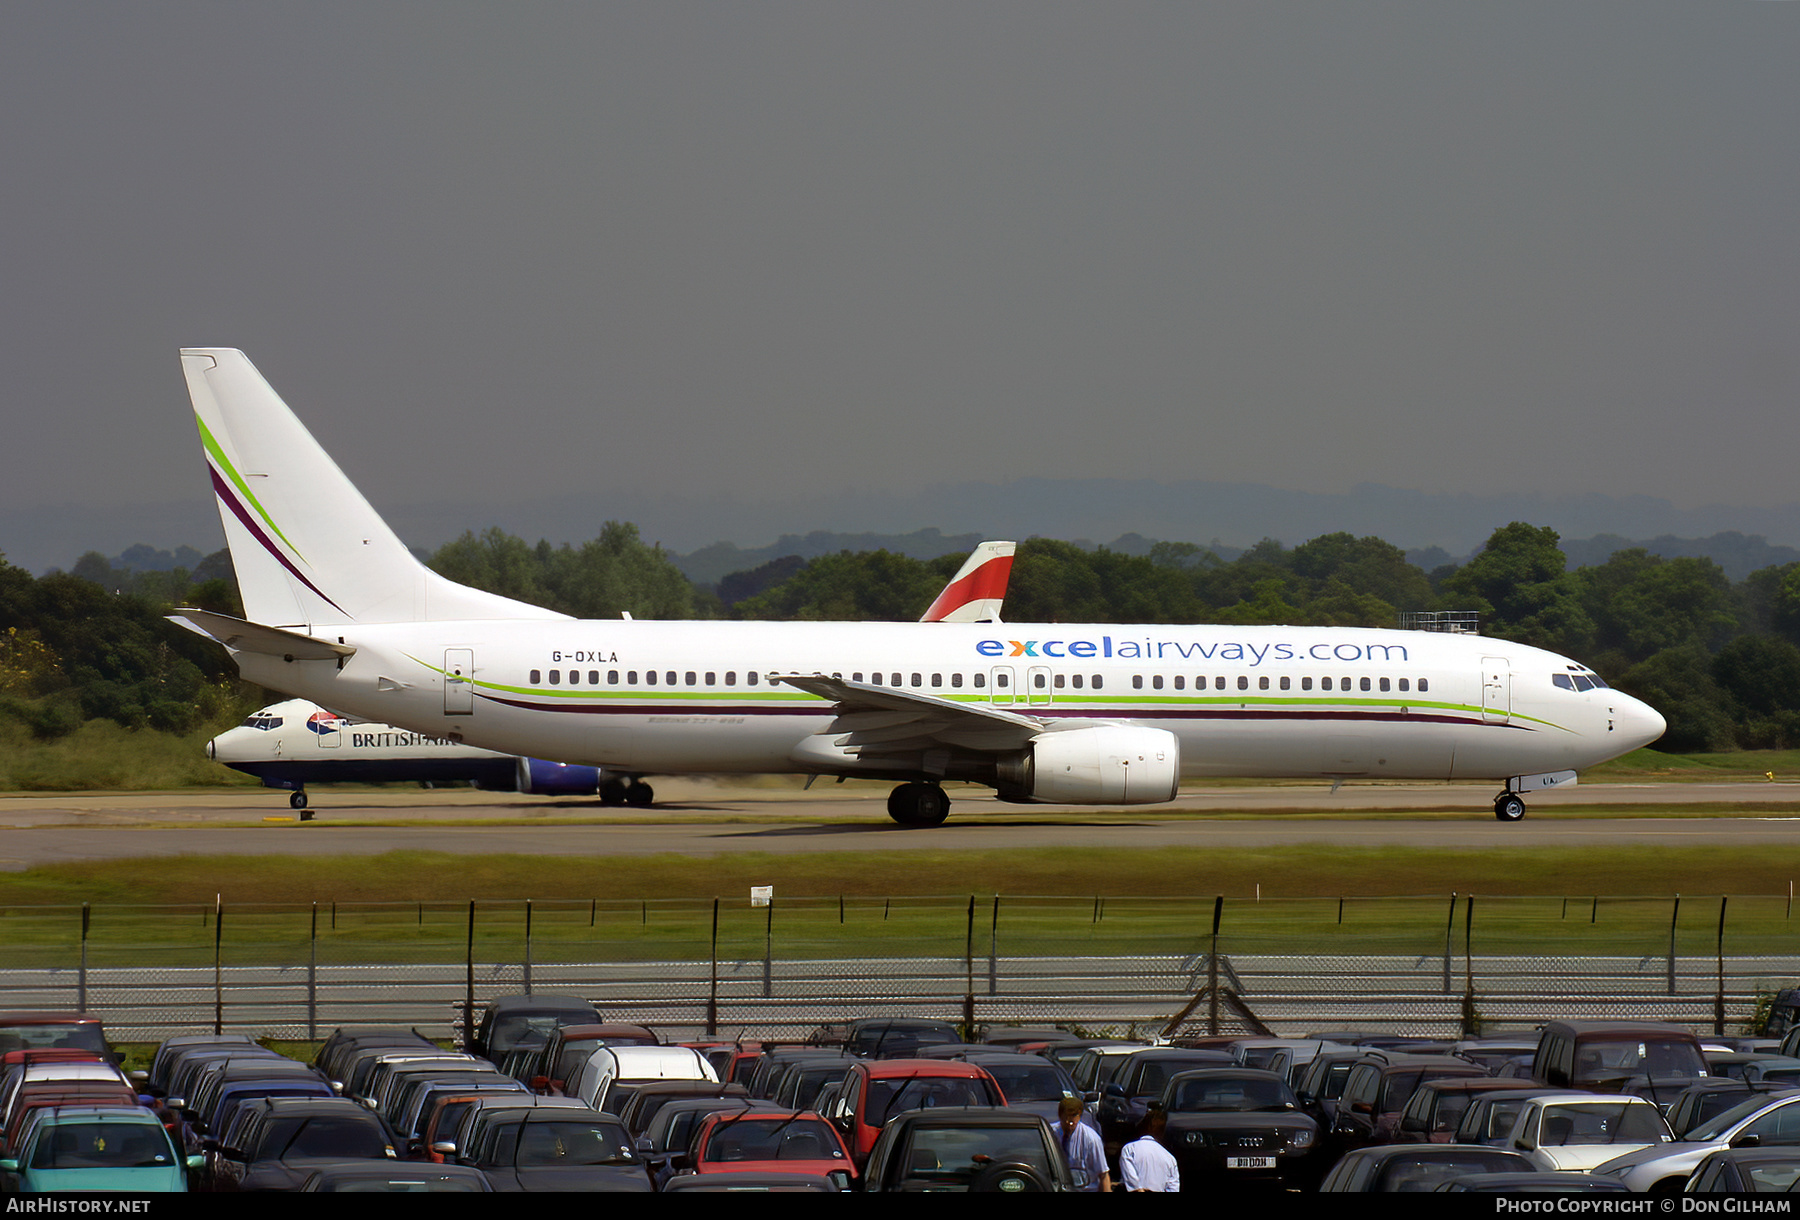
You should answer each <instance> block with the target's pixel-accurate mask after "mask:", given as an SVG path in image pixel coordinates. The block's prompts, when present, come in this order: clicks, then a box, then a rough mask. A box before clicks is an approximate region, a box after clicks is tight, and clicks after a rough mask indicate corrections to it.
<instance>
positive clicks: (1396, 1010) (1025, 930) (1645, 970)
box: [0, 895, 1800, 1041]
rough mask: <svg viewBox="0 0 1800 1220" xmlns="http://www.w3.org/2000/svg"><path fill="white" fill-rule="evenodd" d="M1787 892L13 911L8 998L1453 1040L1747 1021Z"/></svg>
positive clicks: (429, 1020) (206, 1023) (270, 1016)
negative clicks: (539, 1008)
mask: <svg viewBox="0 0 1800 1220" xmlns="http://www.w3.org/2000/svg"><path fill="white" fill-rule="evenodd" d="M1791 920H1792V909H1791V904H1790V903H1789V901H1788V900H1787V899H1785V898H1782V897H1774V898H1770V897H1758V896H1749V897H1732V898H1720V897H1716V896H1715V897H1711V898H1706V899H1694V898H1676V897H1673V896H1670V897H1662V898H1611V899H1594V898H1561V897H1557V898H1510V897H1509V898H1493V897H1485V896H1477V897H1474V898H1470V897H1469V896H1466V895H1448V896H1442V897H1424V898H1385V899H1343V900H1339V899H1270V900H1262V901H1255V900H1251V899H1223V898H1202V899H1118V898H1111V899H1106V898H1067V897H994V896H986V897H969V896H956V897H941V896H939V897H931V896H927V897H893V898H876V899H870V898H844V899H817V898H807V899H785V900H780V901H777V902H775V903H774V904H772V905H767V906H752V905H750V904H749V903H746V902H743V901H734V902H724V901H698V902H696V901H633V902H620V901H602V900H594V901H590V902H566V901H558V902H468V903H462V904H439V905H433V904H422V905H421V904H373V903H371V904H355V905H350V904H344V905H331V904H319V905H315V906H310V907H285V906H284V907H274V906H268V907H259V906H221V905H213V906H191V907H188V906H179V907H146V906H129V905H105V906H92V907H89V906H83V907H13V908H8V909H5V910H0V989H3V991H4V994H3V996H0V1004H3V1005H4V1006H5V1007H9V1008H16V1009H29V1008H50V1009H68V1008H83V1009H87V1010H89V1011H93V1012H97V1013H100V1014H101V1015H102V1016H104V1017H105V1018H106V1019H107V1021H108V1026H109V1030H110V1031H111V1033H112V1036H113V1037H114V1038H115V1039H119V1040H125V1041H153V1040H157V1039H161V1038H163V1037H167V1036H169V1035H172V1034H176V1033H183V1032H190V1031H195V1030H206V1029H217V1030H231V1031H242V1032H249V1033H254V1034H258V1035H267V1036H272V1037H277V1038H293V1039H311V1038H316V1037H319V1036H322V1035H323V1034H324V1033H325V1032H328V1031H329V1030H330V1029H332V1028H334V1027H336V1026H338V1025H344V1024H397V1025H407V1026H414V1027H417V1028H418V1029H419V1030H420V1031H421V1032H424V1033H426V1034H428V1035H430V1036H434V1037H449V1036H451V1034H452V1033H453V1030H454V1025H455V1022H456V1021H457V1020H458V1019H459V1014H460V1012H461V1010H462V1009H463V1008H465V1007H466V1006H468V1005H470V1004H480V1003H482V1002H484V1001H485V1000H486V999H488V998H489V997H491V996H494V995H500V994H508V993H516V992H526V991H557V992H564V993H575V994H580V995H583V996H585V997H588V998H589V999H591V1000H593V1001H594V1002H596V1003H597V1004H598V1005H599V1006H600V1008H601V1010H602V1011H603V1012H605V1013H606V1014H607V1015H608V1016H609V1017H611V1018H616V1019H621V1020H633V1021H638V1022H642V1023H645V1024H650V1025H654V1026H656V1027H658V1028H659V1029H661V1030H663V1031H664V1032H665V1033H666V1034H668V1035H673V1036H682V1037H686V1036H699V1035H703V1034H715V1033H716V1034H723V1035H740V1034H741V1035H746V1036H764V1037H779V1038H798V1037H804V1036H805V1035H806V1034H807V1033H809V1032H810V1031H812V1030H813V1029H815V1028H817V1027H819V1026H821V1025H831V1024H837V1023H840V1022H843V1021H847V1020H849V1019H852V1018H854V1017H858V1016H867V1015H884V1014H891V1015H915V1016H934V1017H943V1018H947V1019H950V1020H958V1021H964V1022H969V1023H972V1024H975V1025H984V1024H1018V1025H1051V1024H1054V1025H1062V1026H1072V1027H1078V1028H1082V1029H1086V1030H1091V1031H1096V1032H1110V1033H1135V1034H1145V1033H1168V1034H1178V1033H1186V1034H1193V1033H1207V1032H1239V1031H1246V1032H1260V1031H1265V1030H1266V1031H1269V1032H1274V1033H1280V1034H1296V1033H1303V1032H1310V1031H1317V1030H1323V1029H1330V1028H1337V1027H1342V1026H1357V1027H1364V1028H1370V1027H1373V1028H1381V1029H1387V1030H1392V1031H1395V1032H1406V1033H1423V1034H1433V1035H1440V1036H1454V1035H1458V1034H1461V1033H1464V1032H1475V1031H1483V1032H1490V1033H1494V1032H1505V1031H1508V1030H1523V1029H1529V1028H1530V1027H1532V1026H1534V1025H1536V1024H1538V1023H1541V1022H1542V1021H1544V1020H1547V1019H1550V1018H1553V1017H1606V1016H1620V1017H1624V1016H1632V1017H1640V1018H1655V1019H1663V1020H1673V1021H1678V1022H1681V1023H1684V1024H1687V1025H1690V1026H1692V1027H1693V1028H1695V1029H1696V1031H1698V1032H1702V1033H1715V1034H1727V1033H1737V1032H1742V1027H1743V1026H1744V1024H1745V1023H1746V1022H1747V1021H1748V1020H1750V1018H1751V1016H1752V1014H1753V1012H1754V1011H1755V1009H1756V1006H1757V1003H1758V1000H1759V997H1760V996H1763V995H1766V994H1767V993H1768V992H1770V991H1772V990H1774V989H1775V988H1777V987H1779V986H1783V985H1786V984H1788V983H1789V982H1793V981H1796V980H1800V952H1794V951H1792V950H1795V949H1800V943H1797V942H1796V941H1795V938H1794V936H1793V925H1792V922H1791Z"/></svg>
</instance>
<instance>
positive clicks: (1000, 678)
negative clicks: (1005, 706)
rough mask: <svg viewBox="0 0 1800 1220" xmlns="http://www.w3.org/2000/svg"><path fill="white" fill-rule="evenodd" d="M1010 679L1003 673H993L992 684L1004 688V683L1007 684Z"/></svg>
mask: <svg viewBox="0 0 1800 1220" xmlns="http://www.w3.org/2000/svg"><path fill="white" fill-rule="evenodd" d="M1010 680H1011V679H1010V678H1008V677H1007V675H1005V674H995V675H994V685H995V686H996V687H998V688H999V689H1001V690H1005V689H1006V684H1007V683H1008V682H1009V681H1010Z"/></svg>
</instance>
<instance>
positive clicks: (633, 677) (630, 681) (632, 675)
mask: <svg viewBox="0 0 1800 1220" xmlns="http://www.w3.org/2000/svg"><path fill="white" fill-rule="evenodd" d="M531 680H532V681H533V682H535V681H537V678H536V676H535V675H534V676H533V677H532V679H531ZM625 685H627V686H636V685H637V670H635V669H633V670H629V671H627V672H626V674H625Z"/></svg>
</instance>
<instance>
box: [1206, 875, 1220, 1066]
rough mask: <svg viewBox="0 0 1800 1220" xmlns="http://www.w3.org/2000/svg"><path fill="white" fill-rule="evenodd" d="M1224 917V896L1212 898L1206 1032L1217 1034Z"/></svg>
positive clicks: (1207, 967) (1207, 971)
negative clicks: (1220, 953)
mask: <svg viewBox="0 0 1800 1220" xmlns="http://www.w3.org/2000/svg"><path fill="white" fill-rule="evenodd" d="M1224 917H1225V895H1223V894H1217V895H1214V897H1213V926H1212V952H1211V953H1210V954H1208V955H1207V961H1206V1032H1207V1033H1209V1034H1216V1033H1218V1032H1219V924H1220V922H1221V921H1222V920H1223V919H1224Z"/></svg>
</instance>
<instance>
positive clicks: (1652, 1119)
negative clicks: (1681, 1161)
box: [1538, 1102, 1663, 1148]
mask: <svg viewBox="0 0 1800 1220" xmlns="http://www.w3.org/2000/svg"><path fill="white" fill-rule="evenodd" d="M1662 1138H1663V1131H1662V1120H1661V1119H1660V1118H1659V1117H1658V1116H1657V1112H1656V1107H1655V1106H1653V1105H1650V1104H1649V1103H1648V1102H1640V1103H1637V1104H1635V1105H1633V1104H1631V1103H1629V1102H1617V1103H1613V1104H1607V1105H1593V1104H1589V1103H1583V1104H1581V1105H1568V1106H1561V1105H1559V1106H1545V1107H1544V1121H1543V1124H1542V1136H1541V1138H1540V1139H1539V1141H1538V1142H1539V1144H1540V1145H1541V1146H1543V1147H1546V1148H1557V1147H1562V1146H1564V1145H1567V1144H1654V1143H1656V1142H1658V1141H1659V1140H1661V1139H1662Z"/></svg>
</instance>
